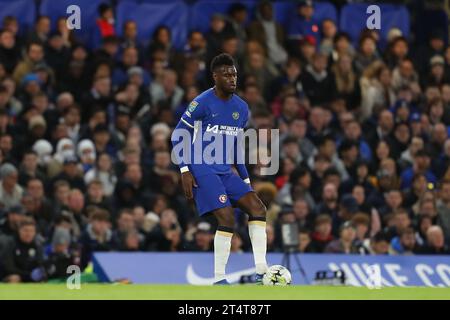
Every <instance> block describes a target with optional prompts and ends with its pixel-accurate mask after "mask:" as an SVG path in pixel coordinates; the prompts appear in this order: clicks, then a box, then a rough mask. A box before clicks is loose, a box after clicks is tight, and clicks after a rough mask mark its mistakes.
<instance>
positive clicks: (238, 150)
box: [234, 113, 250, 184]
mask: <svg viewBox="0 0 450 320" xmlns="http://www.w3.org/2000/svg"><path fill="white" fill-rule="evenodd" d="M247 122H248V113H247V114H246V116H245V117H244V119H243V125H242V127H243V128H245V127H246V126H247ZM242 134H244V132H243V131H242ZM243 142H244V140H243V139H235V140H234V166H235V167H236V170H237V172H238V174H239V177H241V179H242V180H244V182H245V183H247V184H250V176H249V174H248V171H247V167H246V166H245V158H244V155H245V152H244V146H243V145H242V143H243Z"/></svg>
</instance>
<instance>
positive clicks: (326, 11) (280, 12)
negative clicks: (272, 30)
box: [273, 1, 338, 26]
mask: <svg viewBox="0 0 450 320" xmlns="http://www.w3.org/2000/svg"><path fill="white" fill-rule="evenodd" d="M273 6H274V11H275V19H276V20H277V21H278V22H279V23H281V24H282V25H283V26H287V24H288V23H289V20H290V19H291V17H292V15H295V14H297V11H296V7H297V4H296V3H295V2H290V1H276V2H274V3H273ZM314 16H315V17H316V19H317V20H319V21H323V20H324V19H326V18H329V19H332V20H333V21H335V22H336V23H337V22H338V13H337V10H336V7H335V6H334V5H333V4H331V3H328V2H316V3H314Z"/></svg>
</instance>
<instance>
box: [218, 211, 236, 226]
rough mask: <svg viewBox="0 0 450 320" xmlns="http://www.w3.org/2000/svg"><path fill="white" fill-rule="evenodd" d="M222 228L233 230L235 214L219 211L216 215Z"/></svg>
mask: <svg viewBox="0 0 450 320" xmlns="http://www.w3.org/2000/svg"><path fill="white" fill-rule="evenodd" d="M215 216H216V218H217V221H218V222H219V225H220V226H224V227H229V228H233V227H234V214H233V212H232V211H231V212H228V211H219V212H216V214H215Z"/></svg>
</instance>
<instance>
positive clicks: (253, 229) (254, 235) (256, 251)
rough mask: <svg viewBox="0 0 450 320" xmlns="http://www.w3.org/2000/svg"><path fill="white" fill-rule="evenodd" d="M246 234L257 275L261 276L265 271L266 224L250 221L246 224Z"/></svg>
mask: <svg viewBox="0 0 450 320" xmlns="http://www.w3.org/2000/svg"><path fill="white" fill-rule="evenodd" d="M248 233H249V234H250V240H251V241H252V248H253V257H254V259H255V267H256V273H257V274H263V273H266V271H267V262H266V252H267V234H266V222H265V221H259V220H252V221H249V222H248Z"/></svg>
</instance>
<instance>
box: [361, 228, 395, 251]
mask: <svg viewBox="0 0 450 320" xmlns="http://www.w3.org/2000/svg"><path fill="white" fill-rule="evenodd" d="M389 243H390V241H389V238H388V237H387V236H386V234H385V233H384V232H382V231H379V232H377V233H376V234H375V235H374V236H373V237H372V238H371V239H370V240H368V239H366V240H365V241H364V243H363V246H362V247H360V248H359V252H360V253H361V254H371V255H376V254H384V255H386V254H388V253H389Z"/></svg>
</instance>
